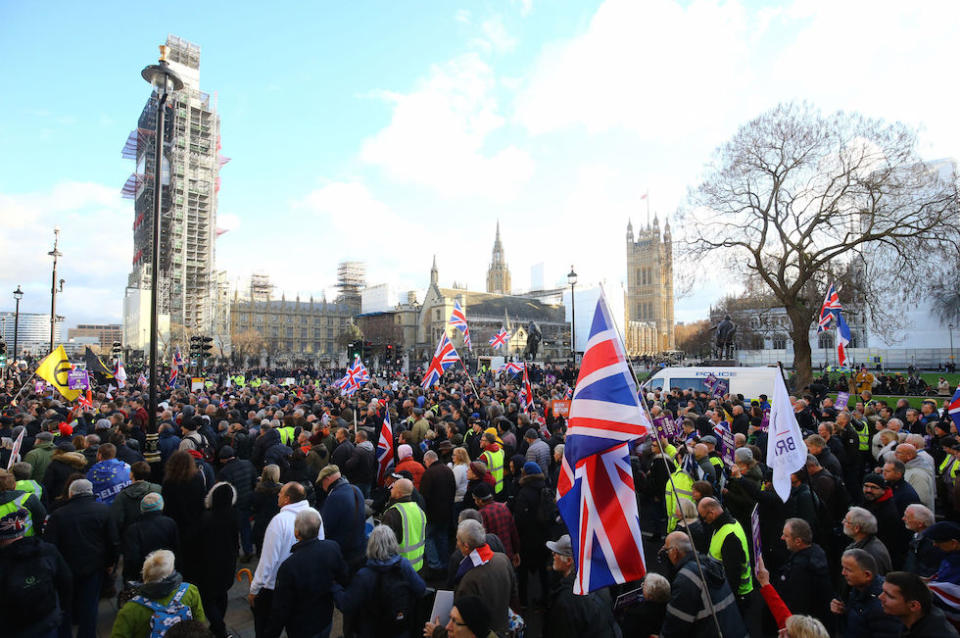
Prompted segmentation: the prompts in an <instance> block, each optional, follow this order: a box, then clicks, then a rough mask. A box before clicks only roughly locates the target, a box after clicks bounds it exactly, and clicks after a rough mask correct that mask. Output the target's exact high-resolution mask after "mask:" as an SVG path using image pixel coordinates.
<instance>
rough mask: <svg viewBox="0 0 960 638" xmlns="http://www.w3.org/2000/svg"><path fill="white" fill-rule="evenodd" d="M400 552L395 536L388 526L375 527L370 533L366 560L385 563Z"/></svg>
mask: <svg viewBox="0 0 960 638" xmlns="http://www.w3.org/2000/svg"><path fill="white" fill-rule="evenodd" d="M399 551H400V547H399V546H398V545H397V535H396V534H394V533H393V530H392V529H390V526H389V525H377V526H376V527H374V528H373V531H372V532H370V539H369V540H368V541H367V558H369V559H370V560H377V561H381V562H385V561H388V560H390V559H391V558H393V557H394V556H396V555H397V553H398V552H399Z"/></svg>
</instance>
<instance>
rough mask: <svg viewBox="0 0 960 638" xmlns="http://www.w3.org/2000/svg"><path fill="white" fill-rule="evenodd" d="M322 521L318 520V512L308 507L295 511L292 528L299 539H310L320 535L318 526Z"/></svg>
mask: <svg viewBox="0 0 960 638" xmlns="http://www.w3.org/2000/svg"><path fill="white" fill-rule="evenodd" d="M322 526H323V522H322V521H321V520H320V512H318V511H317V510H315V509H313V508H312V507H308V508H306V509H302V510H300V511H299V512H297V517H296V518H295V519H293V529H294V531H295V532H296V533H297V535H298V536H299V537H300V538H301V540H310V539H312V538H316V537H317V536H319V535H320V528H321V527H322Z"/></svg>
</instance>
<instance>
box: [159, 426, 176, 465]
mask: <svg viewBox="0 0 960 638" xmlns="http://www.w3.org/2000/svg"><path fill="white" fill-rule="evenodd" d="M157 448H158V449H159V450H160V461H161V462H163V463H166V462H167V459H169V458H170V455H171V454H173V453H174V452H176V451H177V450H179V449H180V437H179V436H177V435H176V434H174V433H173V432H161V433H160V434H159V435H158V438H157Z"/></svg>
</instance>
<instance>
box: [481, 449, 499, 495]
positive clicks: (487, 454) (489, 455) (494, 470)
mask: <svg viewBox="0 0 960 638" xmlns="http://www.w3.org/2000/svg"><path fill="white" fill-rule="evenodd" d="M480 456H482V457H483V459H484V461H485V462H486V464H487V468H488V469H489V470H490V474H492V475H493V481H494V483H495V485H494V488H493V492H494V494H499V493H500V492H502V491H503V450H502V449H501V450H497V451H496V452H491V451H490V450H486V451H484V453H483V454H481V455H480Z"/></svg>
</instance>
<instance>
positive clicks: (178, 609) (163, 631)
mask: <svg viewBox="0 0 960 638" xmlns="http://www.w3.org/2000/svg"><path fill="white" fill-rule="evenodd" d="M188 587H190V585H189V583H180V586H179V587H177V593H175V594H174V595H173V598H171V599H170V602H169V603H167V604H166V605H164V604H163V603H160V602H157V601H156V600H150V599H149V598H145V597H144V596H140V595H137V596H134V597H133V598H132V599H131V601H132V602H135V603H137V604H139V605H143V606H144V607H146V608H148V609H151V610H153V615H152V616H151V617H150V638H163V636H165V635H167V632H168V631H169V630H170V628H171V627H173V626H174V625H176V624H177V623H178V622H180V621H182V620H193V612H192V611H190V608H189V607H187V606H186V605H184V604H183V603H182V602H180V599H181V598H183V595H184V594H185V593H187V588H188Z"/></svg>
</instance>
